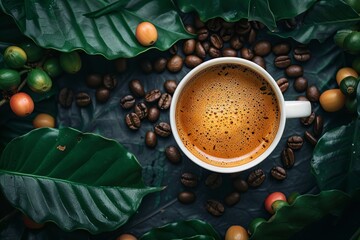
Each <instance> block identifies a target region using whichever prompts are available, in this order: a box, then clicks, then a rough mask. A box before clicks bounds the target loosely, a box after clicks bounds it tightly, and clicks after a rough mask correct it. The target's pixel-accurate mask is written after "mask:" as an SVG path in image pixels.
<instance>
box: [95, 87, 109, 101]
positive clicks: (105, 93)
mask: <svg viewBox="0 0 360 240" xmlns="http://www.w3.org/2000/svg"><path fill="white" fill-rule="evenodd" d="M95 97H96V101H98V102H100V103H105V102H107V101H108V100H109V98H110V90H109V89H107V88H106V87H99V88H98V89H96V92H95Z"/></svg>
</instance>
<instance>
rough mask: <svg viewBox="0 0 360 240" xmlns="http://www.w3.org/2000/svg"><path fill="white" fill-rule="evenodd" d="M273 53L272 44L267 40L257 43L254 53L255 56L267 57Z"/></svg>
mask: <svg viewBox="0 0 360 240" xmlns="http://www.w3.org/2000/svg"><path fill="white" fill-rule="evenodd" d="M270 52H271V43H270V42H269V41H266V40H261V41H258V42H257V43H255V46H254V53H255V55H258V56H261V57H265V56H267V55H268V54H269V53H270Z"/></svg>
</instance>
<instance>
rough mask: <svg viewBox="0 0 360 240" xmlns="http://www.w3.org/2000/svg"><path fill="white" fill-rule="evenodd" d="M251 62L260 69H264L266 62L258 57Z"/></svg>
mask: <svg viewBox="0 0 360 240" xmlns="http://www.w3.org/2000/svg"><path fill="white" fill-rule="evenodd" d="M251 61H253V62H254V63H256V64H257V65H259V66H260V67H262V68H263V69H266V62H265V59H264V58H263V57H260V56H254V57H253V58H252V59H251Z"/></svg>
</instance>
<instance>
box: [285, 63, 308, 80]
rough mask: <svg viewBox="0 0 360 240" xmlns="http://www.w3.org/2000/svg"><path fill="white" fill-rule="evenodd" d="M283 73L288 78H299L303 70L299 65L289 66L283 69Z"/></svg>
mask: <svg viewBox="0 0 360 240" xmlns="http://www.w3.org/2000/svg"><path fill="white" fill-rule="evenodd" d="M285 73H286V75H287V76H289V77H294V78H297V77H301V76H302V75H303V74H304V69H303V67H302V66H300V65H290V66H288V67H287V68H286V69H285Z"/></svg>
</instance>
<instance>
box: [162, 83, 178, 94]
mask: <svg viewBox="0 0 360 240" xmlns="http://www.w3.org/2000/svg"><path fill="white" fill-rule="evenodd" d="M176 87H177V83H176V81H175V80H166V81H165V82H164V89H165V91H166V92H167V93H169V94H173V93H174V92H175V89H176Z"/></svg>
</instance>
